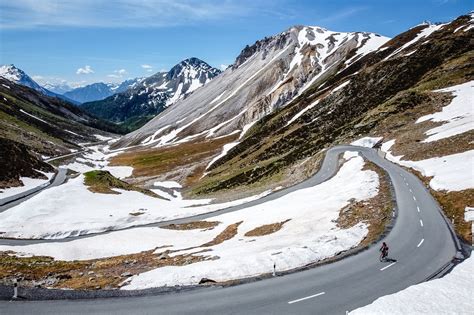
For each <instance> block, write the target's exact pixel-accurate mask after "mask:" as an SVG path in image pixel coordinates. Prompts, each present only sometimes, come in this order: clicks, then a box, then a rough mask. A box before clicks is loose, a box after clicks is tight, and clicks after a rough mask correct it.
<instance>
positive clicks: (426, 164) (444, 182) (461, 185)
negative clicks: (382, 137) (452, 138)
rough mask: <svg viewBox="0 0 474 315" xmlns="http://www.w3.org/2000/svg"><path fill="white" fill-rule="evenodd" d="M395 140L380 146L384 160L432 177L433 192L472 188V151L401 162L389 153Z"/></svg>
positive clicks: (473, 156)
mask: <svg viewBox="0 0 474 315" xmlns="http://www.w3.org/2000/svg"><path fill="white" fill-rule="evenodd" d="M394 143H395V140H390V141H388V142H386V143H384V144H383V145H382V151H385V152H386V153H387V155H386V158H387V159H388V160H390V161H393V162H395V163H398V164H400V165H403V166H406V167H411V168H413V169H415V170H417V171H419V172H421V174H422V175H423V176H425V177H433V178H432V179H431V180H430V186H431V188H433V189H434V190H438V191H440V190H447V191H461V190H465V189H469V188H474V181H473V180H472V178H473V173H472V166H473V165H474V150H469V151H466V152H462V153H457V154H451V155H446V156H441V157H434V158H431V159H426V160H421V161H408V160H402V157H403V156H393V155H392V153H391V152H390V148H391V146H392V145H393V144H394Z"/></svg>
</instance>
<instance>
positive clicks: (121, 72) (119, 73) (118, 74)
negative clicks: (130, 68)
mask: <svg viewBox="0 0 474 315" xmlns="http://www.w3.org/2000/svg"><path fill="white" fill-rule="evenodd" d="M127 73H128V72H127V70H125V69H119V70H114V73H112V74H108V75H107V77H109V78H113V79H120V78H122V77H123V76H124V75H126V74H127Z"/></svg>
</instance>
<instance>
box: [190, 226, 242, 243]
mask: <svg viewBox="0 0 474 315" xmlns="http://www.w3.org/2000/svg"><path fill="white" fill-rule="evenodd" d="M242 222H243V221H240V222H237V223H233V224H231V225H229V226H228V227H226V228H225V230H224V231H222V232H221V233H219V235H217V236H216V237H215V238H214V239H213V240H212V241H210V242H207V243H205V244H202V245H201V246H199V247H209V246H214V245H218V244H221V243H223V242H225V241H227V240H230V239H231V238H233V237H234V236H236V235H237V230H238V227H239V225H240V224H242Z"/></svg>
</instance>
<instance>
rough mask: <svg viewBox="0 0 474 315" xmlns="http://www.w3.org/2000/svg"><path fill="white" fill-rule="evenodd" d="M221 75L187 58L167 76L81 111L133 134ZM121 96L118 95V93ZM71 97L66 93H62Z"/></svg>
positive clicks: (156, 76) (152, 78)
mask: <svg viewBox="0 0 474 315" xmlns="http://www.w3.org/2000/svg"><path fill="white" fill-rule="evenodd" d="M220 73H221V71H220V70H218V69H216V68H213V67H211V66H210V65H208V64H207V63H205V62H204V61H202V60H200V59H198V58H189V59H186V60H183V61H181V62H180V63H179V64H177V65H175V66H174V67H173V68H171V70H170V71H168V72H158V73H156V74H154V75H152V76H150V77H148V78H146V79H143V80H141V81H138V82H134V83H133V84H132V85H131V86H130V88H129V89H127V90H125V91H121V90H120V87H119V88H117V89H116V90H115V91H116V92H119V93H118V94H115V95H113V96H109V97H107V98H106V99H104V100H101V101H95V102H90V103H84V104H82V105H81V107H82V108H83V109H84V110H86V111H88V112H89V113H92V114H94V115H95V116H97V117H100V118H102V119H106V120H109V121H112V122H115V123H120V124H122V125H123V126H126V127H128V128H129V129H130V130H134V129H136V128H138V127H140V126H142V125H143V124H144V123H146V122H147V121H148V120H150V119H151V118H153V117H154V116H156V115H157V114H159V113H160V112H162V111H163V110H164V109H166V108H167V107H169V106H170V105H172V104H174V103H176V102H177V101H178V100H181V99H184V98H186V97H187V96H188V95H190V94H191V93H192V92H193V91H195V90H196V89H198V88H199V87H201V86H203V85H205V84H207V83H208V82H209V81H210V80H212V79H213V78H214V77H216V76H217V75H219V74H220ZM120 92H121V93H120ZM65 95H67V96H68V97H71V95H70V94H69V93H66V94H65Z"/></svg>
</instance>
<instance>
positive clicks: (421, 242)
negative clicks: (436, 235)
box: [416, 238, 425, 247]
mask: <svg viewBox="0 0 474 315" xmlns="http://www.w3.org/2000/svg"><path fill="white" fill-rule="evenodd" d="M424 241H425V239H424V238H422V239H421V241H420V242H419V243H418V245H416V247H420V246H421V244H423V242H424Z"/></svg>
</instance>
